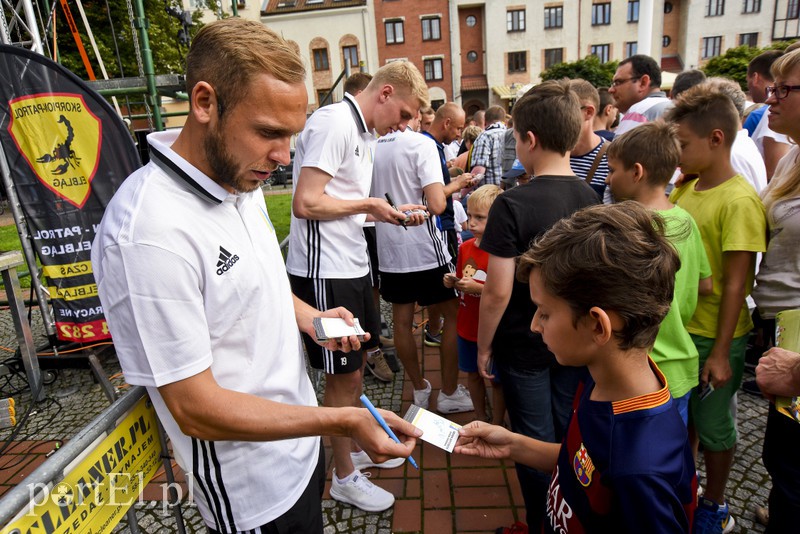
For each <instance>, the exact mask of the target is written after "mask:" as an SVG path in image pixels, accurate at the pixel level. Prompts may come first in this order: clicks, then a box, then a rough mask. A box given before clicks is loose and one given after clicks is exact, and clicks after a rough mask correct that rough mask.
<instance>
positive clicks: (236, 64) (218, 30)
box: [186, 17, 306, 110]
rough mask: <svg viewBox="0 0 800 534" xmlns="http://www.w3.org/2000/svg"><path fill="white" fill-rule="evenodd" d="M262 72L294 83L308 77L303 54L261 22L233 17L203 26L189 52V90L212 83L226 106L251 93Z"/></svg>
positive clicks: (187, 81) (189, 91) (231, 105)
mask: <svg viewBox="0 0 800 534" xmlns="http://www.w3.org/2000/svg"><path fill="white" fill-rule="evenodd" d="M261 74H268V75H270V76H272V77H273V78H275V79H277V80H280V81H282V82H286V83H290V84H300V83H303V82H304V81H305V76H306V71H305V67H304V66H303V60H302V58H301V57H300V54H299V53H298V52H297V51H296V50H295V49H294V47H292V45H290V44H289V42H288V41H286V40H285V39H284V38H283V37H281V36H280V35H278V34H277V33H275V32H274V31H272V30H270V29H269V28H267V27H266V26H264V25H263V24H261V23H260V22H254V21H251V20H245V19H241V18H238V17H230V18H227V19H222V20H218V21H215V22H212V23H210V24H207V25H205V26H203V28H202V29H201V30H200V31H199V32H197V35H196V36H195V38H194V40H193V41H192V46H191V48H189V53H188V55H187V56H186V92H187V93H189V94H190V95H191V94H192V90H193V89H194V87H195V85H197V83H198V82H201V81H204V82H207V83H209V84H210V85H211V86H212V87H213V88H214V91H215V92H216V94H217V100H218V102H219V103H220V108H221V109H222V110H225V109H227V110H229V109H231V108H232V107H234V106H235V105H236V104H237V103H238V102H239V101H240V100H242V99H243V98H244V97H245V96H246V95H247V89H248V87H249V85H250V83H252V81H253V80H254V79H255V78H256V77H257V76H259V75H261Z"/></svg>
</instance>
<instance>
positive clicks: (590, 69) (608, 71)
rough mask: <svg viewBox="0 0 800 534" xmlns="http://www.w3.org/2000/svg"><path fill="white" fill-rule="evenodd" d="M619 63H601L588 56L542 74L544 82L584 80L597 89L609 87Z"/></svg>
mask: <svg viewBox="0 0 800 534" xmlns="http://www.w3.org/2000/svg"><path fill="white" fill-rule="evenodd" d="M618 64H619V62H617V61H609V62H607V63H600V60H599V59H598V58H597V56H586V57H585V58H584V59H579V60H578V61H573V62H572V63H559V64H557V65H553V66H552V67H550V68H549V69H546V70H544V71H542V73H541V74H540V76H541V78H542V80H560V79H561V78H570V79H574V78H583V79H584V80H586V81H588V82H589V83H591V84H592V85H594V86H595V87H608V86H610V85H611V80H612V79H613V78H614V72H616V70H617V65H618Z"/></svg>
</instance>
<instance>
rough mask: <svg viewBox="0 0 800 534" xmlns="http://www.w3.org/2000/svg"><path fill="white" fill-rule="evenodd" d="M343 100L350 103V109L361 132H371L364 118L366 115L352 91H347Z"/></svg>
mask: <svg viewBox="0 0 800 534" xmlns="http://www.w3.org/2000/svg"><path fill="white" fill-rule="evenodd" d="M342 100H343V101H345V102H347V103H348V104H349V105H350V111H351V112H352V113H353V120H354V121H355V122H356V126H358V128H359V130H361V133H367V132H369V129H368V128H367V121H366V120H365V119H364V115H363V113H361V108H360V107H359V105H358V102H356V99H355V97H353V95H351V94H350V93H345V94H344V98H342Z"/></svg>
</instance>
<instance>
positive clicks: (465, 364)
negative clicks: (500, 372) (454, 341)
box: [458, 336, 500, 384]
mask: <svg viewBox="0 0 800 534" xmlns="http://www.w3.org/2000/svg"><path fill="white" fill-rule="evenodd" d="M458 369H459V370H461V371H464V372H465V373H477V372H478V343H477V342H475V341H469V340H466V339H464V338H463V337H461V336H458ZM492 374H493V375H494V379H493V380H492V382H494V383H495V384H499V383H500V378H499V377H498V376H497V366H496V365H495V363H494V360H493V361H492Z"/></svg>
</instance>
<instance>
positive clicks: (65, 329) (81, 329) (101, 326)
mask: <svg viewBox="0 0 800 534" xmlns="http://www.w3.org/2000/svg"><path fill="white" fill-rule="evenodd" d="M56 328H57V329H58V337H59V338H60V339H64V340H72V341H85V340H91V341H98V340H101V339H109V338H111V334H110V333H109V332H108V323H107V322H106V321H105V319H102V320H100V321H93V322H90V323H62V322H58V321H56Z"/></svg>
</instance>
